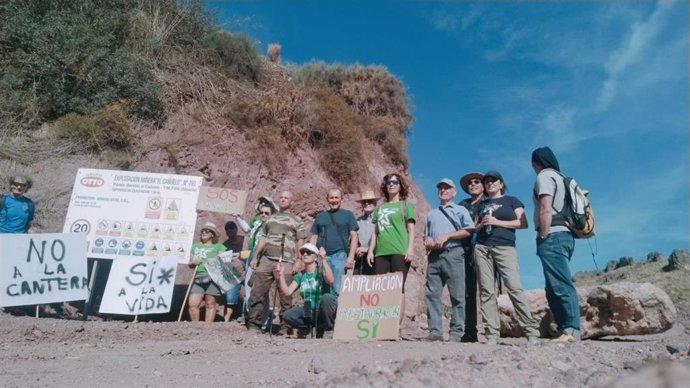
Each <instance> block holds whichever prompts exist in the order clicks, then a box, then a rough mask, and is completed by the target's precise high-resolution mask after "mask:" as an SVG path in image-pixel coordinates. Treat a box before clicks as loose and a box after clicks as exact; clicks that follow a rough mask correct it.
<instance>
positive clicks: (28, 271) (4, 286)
mask: <svg viewBox="0 0 690 388" xmlns="http://www.w3.org/2000/svg"><path fill="white" fill-rule="evenodd" d="M85 246H86V239H85V236H84V235H83V234H77V233H44V234H0V282H1V284H0V290H1V291H0V305H2V306H24V305H33V304H44V303H58V302H69V301H74V300H84V299H86V297H87V295H88V286H89V284H88V278H87V275H86V272H87V271H86V250H85V249H84V247H85Z"/></svg>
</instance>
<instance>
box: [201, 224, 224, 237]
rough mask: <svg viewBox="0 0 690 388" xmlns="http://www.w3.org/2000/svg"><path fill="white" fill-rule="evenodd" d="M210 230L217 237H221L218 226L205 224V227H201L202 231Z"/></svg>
mask: <svg viewBox="0 0 690 388" xmlns="http://www.w3.org/2000/svg"><path fill="white" fill-rule="evenodd" d="M206 229H208V230H210V231H211V233H213V234H215V235H216V237H218V236H220V233H219V232H218V227H216V224H214V223H213V222H207V223H205V224H204V226H202V227H201V230H206Z"/></svg>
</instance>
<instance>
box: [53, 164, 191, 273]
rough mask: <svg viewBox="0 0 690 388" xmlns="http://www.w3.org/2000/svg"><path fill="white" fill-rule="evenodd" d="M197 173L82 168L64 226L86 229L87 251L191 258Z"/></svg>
mask: <svg viewBox="0 0 690 388" xmlns="http://www.w3.org/2000/svg"><path fill="white" fill-rule="evenodd" d="M201 182H202V178H201V177H197V176H186V175H174V174H154V173H147V172H132V171H114V170H94V169H87V168H80V169H79V171H78V172H77V177H76V179H75V181H74V189H73V190H72V197H71V200H70V203H69V209H68V210H67V217H66V218H65V225H64V228H63V231H64V232H66V233H67V232H76V233H86V241H87V243H88V246H87V249H88V251H87V256H88V257H93V258H100V259H137V258H141V257H165V256H173V255H175V256H177V257H178V261H179V262H180V263H188V262H189V249H190V248H191V246H192V240H193V238H194V227H195V225H196V215H197V213H196V201H197V197H198V196H199V188H200V187H201Z"/></svg>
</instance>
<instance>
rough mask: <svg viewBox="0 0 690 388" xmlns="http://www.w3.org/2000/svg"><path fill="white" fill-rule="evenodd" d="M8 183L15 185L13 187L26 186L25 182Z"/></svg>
mask: <svg viewBox="0 0 690 388" xmlns="http://www.w3.org/2000/svg"><path fill="white" fill-rule="evenodd" d="M10 185H12V186H15V187H26V184H24V183H17V182H12V183H10Z"/></svg>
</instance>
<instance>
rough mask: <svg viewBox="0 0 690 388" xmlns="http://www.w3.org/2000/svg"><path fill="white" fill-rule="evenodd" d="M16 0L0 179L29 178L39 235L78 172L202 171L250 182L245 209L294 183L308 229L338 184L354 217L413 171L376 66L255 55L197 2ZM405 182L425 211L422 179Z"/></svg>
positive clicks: (393, 98) (1, 112)
mask: <svg viewBox="0 0 690 388" xmlns="http://www.w3.org/2000/svg"><path fill="white" fill-rule="evenodd" d="M22 4H23V3H22V2H20V1H8V2H4V3H3V4H2V5H0V20H1V21H2V22H3V23H0V24H1V25H2V26H0V57H2V58H3V59H2V60H0V78H2V80H5V81H7V80H8V79H10V78H11V77H14V78H12V79H15V80H16V81H17V82H14V83H12V84H8V83H7V82H5V83H4V86H5V87H3V88H2V91H0V150H1V151H0V175H2V184H3V185H4V184H5V183H6V182H7V180H6V179H5V178H6V176H8V175H10V174H14V173H26V174H28V175H30V176H32V177H33V179H34V182H35V184H34V187H33V189H32V190H31V191H30V192H29V193H28V195H29V197H31V198H32V199H34V200H35V201H36V203H37V219H36V222H35V229H37V231H39V232H59V231H61V230H62V224H63V222H64V217H65V214H66V210H67V204H68V201H69V197H70V193H71V188H72V185H73V182H74V179H75V174H76V171H77V169H78V168H80V167H88V168H100V169H124V170H132V171H149V172H164V173H176V174H186V175H197V176H202V177H203V178H204V185H207V186H215V187H228V188H233V189H240V190H246V191H247V192H248V201H247V206H246V208H245V212H244V214H243V216H244V217H245V218H249V217H251V216H252V215H253V209H252V204H253V203H254V202H255V201H256V199H257V198H258V197H259V196H262V195H270V196H273V197H274V198H275V197H277V195H278V193H279V192H280V191H282V190H291V191H292V192H293V193H294V195H295V198H296V204H295V205H294V209H295V211H296V212H297V213H298V214H299V215H300V216H302V217H303V218H304V219H305V220H306V223H307V225H309V224H310V222H311V220H312V219H313V217H314V215H315V214H316V213H317V212H318V211H319V210H321V209H323V208H324V207H325V205H326V202H325V196H326V192H327V190H328V189H329V188H332V187H341V188H343V189H344V191H345V193H344V194H345V195H344V207H345V208H348V209H352V210H354V211H355V213H357V212H358V211H359V209H358V206H357V204H356V202H355V200H356V199H357V196H358V193H359V191H360V190H362V189H364V188H371V189H374V190H377V185H378V183H379V182H380V181H381V178H382V177H383V175H385V174H386V173H389V172H398V173H401V174H403V175H405V176H407V178H408V180H411V179H410V177H409V175H407V166H408V158H407V155H406V134H407V133H408V132H409V131H410V124H411V120H412V116H411V112H410V102H409V98H408V97H407V95H406V93H405V88H404V85H403V84H402V83H401V82H400V81H398V80H397V79H396V78H395V76H393V75H392V74H390V73H389V72H388V71H387V70H386V69H385V68H383V67H379V66H359V65H357V66H343V65H326V64H323V63H311V64H306V65H304V66H291V67H286V66H282V65H281V64H280V47H279V46H277V45H272V46H271V50H270V55H269V56H268V57H265V56H262V55H260V54H259V53H258V52H257V51H256V49H255V47H254V46H253V44H252V43H251V39H250V38H248V37H244V36H240V35H236V34H232V33H228V32H226V31H221V30H219V29H218V27H217V26H216V25H215V24H214V23H213V20H212V18H211V17H210V16H209V15H208V14H206V13H205V11H204V9H203V3H202V2H194V1H192V2H189V3H188V5H186V6H182V5H179V2H175V1H155V2H147V1H142V2H137V3H136V4H135V3H131V2H121V1H117V0H113V1H106V2H98V3H97V4H96V3H88V4H84V5H82V6H66V7H63V6H62V5H60V4H58V3H53V2H34V3H32V5H31V6H29V7H24V6H22ZM51 26H52V27H54V30H55V31H57V32H54V33H49V31H48V30H49V29H50V27H51ZM162 31H163V32H164V33H163V32H162ZM41 37H43V38H44V39H41ZM79 38H82V39H79ZM41 58H44V59H45V60H40V59H41ZM27 69H29V70H31V71H29V70H27ZM87 86H88V87H87ZM32 88H33V89H32ZM411 192H412V194H411V199H410V201H411V202H412V203H413V204H414V205H415V207H416V209H417V214H419V215H422V214H425V213H426V211H428V209H429V206H428V204H427V202H426V200H425V199H424V197H423V195H422V193H421V191H420V190H419V189H418V188H417V187H416V185H415V184H414V182H412V190H411ZM229 219H231V217H229V216H227V215H223V214H217V213H208V212H201V213H200V214H199V223H202V222H203V221H207V220H210V221H214V222H216V223H217V224H223V223H225V221H227V220H229ZM418 229H419V228H418ZM419 233H420V232H418V234H419ZM418 245H419V246H421V244H418ZM418 256H419V258H421V252H420V254H419V255H418ZM415 264H416V265H415V267H417V268H416V271H417V273H416V274H417V275H418V276H413V278H414V279H415V280H413V281H412V282H411V284H410V286H409V287H410V293H411V294H413V295H414V294H415V293H420V292H421V289H422V288H421V279H422V275H423V273H422V271H423V268H421V267H419V266H418V262H417V263H415ZM420 295H421V294H420ZM414 299H415V300H416V299H421V298H414ZM418 309H419V307H418V306H415V305H414V304H413V305H412V306H411V307H410V309H409V310H410V311H411V312H413V313H414V312H415V311H417V310H418Z"/></svg>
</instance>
